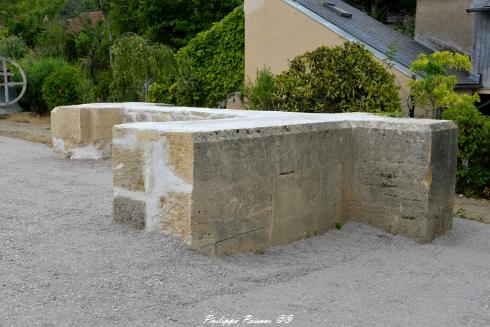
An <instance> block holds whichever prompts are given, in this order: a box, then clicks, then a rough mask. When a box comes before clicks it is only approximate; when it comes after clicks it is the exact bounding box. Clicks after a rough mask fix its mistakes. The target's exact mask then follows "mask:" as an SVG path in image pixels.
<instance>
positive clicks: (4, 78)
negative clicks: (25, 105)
mask: <svg viewBox="0 0 490 327" xmlns="http://www.w3.org/2000/svg"><path fill="white" fill-rule="evenodd" d="M9 65H12V66H14V67H15V68H17V70H18V71H19V73H20V75H21V76H22V82H13V81H10V78H11V77H13V76H14V74H13V73H12V72H9V70H8V66H9ZM11 86H22V90H21V91H20V93H19V95H18V96H16V97H15V94H13V95H11V94H9V92H10V90H9V88H10V87H11ZM2 88H3V93H4V97H5V100H4V101H3V102H0V107H6V106H9V105H12V104H14V103H17V102H18V101H19V100H20V99H21V98H22V97H23V96H24V93H25V92H26V89H27V78H26V73H25V72H24V70H23V69H22V68H21V67H20V66H19V64H18V63H16V62H15V61H13V60H11V59H9V58H5V57H0V92H1V90H2ZM11 97H15V98H14V99H11Z"/></svg>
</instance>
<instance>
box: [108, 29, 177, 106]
mask: <svg viewBox="0 0 490 327" xmlns="http://www.w3.org/2000/svg"><path fill="white" fill-rule="evenodd" d="M113 54H114V64H113V67H112V83H111V85H110V89H111V97H112V98H113V100H116V101H148V97H149V95H148V92H149V87H150V85H151V84H153V83H154V82H157V81H159V82H161V83H162V84H164V85H171V81H173V80H175V75H176V63H175V58H174V54H173V51H172V50H171V49H170V48H168V47H166V46H164V45H160V44H155V45H152V44H149V42H148V41H147V40H145V39H143V38H142V37H141V36H139V35H134V34H133V35H126V36H122V37H121V38H119V39H118V40H117V41H116V43H115V44H114V47H113Z"/></svg>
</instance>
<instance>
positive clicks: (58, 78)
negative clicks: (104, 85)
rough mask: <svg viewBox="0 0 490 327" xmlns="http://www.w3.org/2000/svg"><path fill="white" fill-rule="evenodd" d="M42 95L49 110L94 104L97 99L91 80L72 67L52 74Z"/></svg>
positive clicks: (45, 82)
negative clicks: (64, 106)
mask: <svg viewBox="0 0 490 327" xmlns="http://www.w3.org/2000/svg"><path fill="white" fill-rule="evenodd" d="M42 93H43V99H44V101H45V102H46V105H47V106H48V108H49V110H52V109H53V108H54V107H57V106H63V105H72V104H79V103H86V102H93V101H94V99H95V96H94V86H93V84H92V82H91V81H90V79H88V78H87V77H86V76H85V74H83V73H82V72H81V71H80V70H79V69H78V68H75V67H72V66H67V67H63V68H60V69H58V70H56V71H54V72H53V73H51V74H50V75H49V76H48V77H47V78H46V80H45V81H44V84H43V88H42Z"/></svg>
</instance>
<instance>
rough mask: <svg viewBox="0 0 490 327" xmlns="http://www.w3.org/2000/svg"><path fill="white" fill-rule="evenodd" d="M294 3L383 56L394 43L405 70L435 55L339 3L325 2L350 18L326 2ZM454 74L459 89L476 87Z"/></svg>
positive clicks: (303, 0)
mask: <svg viewBox="0 0 490 327" xmlns="http://www.w3.org/2000/svg"><path fill="white" fill-rule="evenodd" d="M480 1H481V0H480ZM489 1H490V0H489ZM295 2H297V3H299V4H300V5H302V6H303V7H305V8H307V9H309V10H311V11H313V12H314V13H316V14H317V15H319V16H320V17H322V18H324V19H325V20H327V21H329V22H330V23H332V24H334V25H336V26H337V27H339V28H340V29H342V30H344V31H345V32H347V33H348V34H350V35H352V36H353V37H354V38H356V39H358V40H360V41H361V42H363V43H365V44H367V45H369V46H370V47H372V48H374V49H376V50H377V51H379V52H381V53H383V54H386V53H388V50H389V47H390V45H392V44H393V45H394V46H395V49H396V53H395V58H394V60H395V61H396V62H397V63H399V64H401V65H402V66H405V67H407V68H408V67H409V66H410V63H411V62H412V61H414V60H416V59H417V57H418V56H419V54H420V53H425V54H427V55H429V54H431V53H432V52H434V51H433V50H431V49H430V48H428V47H426V46H424V45H422V44H421V43H419V42H416V41H414V40H413V39H412V38H410V37H408V36H407V35H404V34H402V33H400V32H397V31H395V30H394V29H392V28H391V27H389V26H387V25H385V24H383V23H381V22H379V21H377V20H376V19H374V18H372V17H370V16H369V15H367V14H366V13H364V12H362V11H360V10H358V9H356V8H354V7H352V6H350V5H348V4H347V3H345V2H343V1H341V0H328V3H332V4H334V5H335V7H337V8H339V9H341V10H342V11H345V12H348V13H350V14H352V16H351V17H343V16H341V15H339V14H338V13H337V12H336V11H335V10H332V9H329V8H327V7H326V6H324V5H323V3H325V2H326V1H321V0H295ZM455 75H457V76H458V86H460V87H466V86H468V87H477V86H479V81H478V82H477V81H475V80H474V79H472V78H470V76H467V74H464V73H461V72H456V74H455Z"/></svg>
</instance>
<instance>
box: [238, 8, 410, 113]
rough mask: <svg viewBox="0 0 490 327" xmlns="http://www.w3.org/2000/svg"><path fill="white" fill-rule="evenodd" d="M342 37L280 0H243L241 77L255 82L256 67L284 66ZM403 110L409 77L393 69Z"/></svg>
mask: <svg viewBox="0 0 490 327" xmlns="http://www.w3.org/2000/svg"><path fill="white" fill-rule="evenodd" d="M344 42H345V39H344V38H343V37H341V36H340V35H338V34H337V33H335V32H333V31H332V30H330V29H328V28H327V27H326V26H324V25H322V24H320V23H319V22H317V21H315V20H313V19H312V18H310V17H308V16H306V15H305V14H304V13H302V12H300V11H298V10H297V9H295V8H293V7H291V6H290V5H288V4H287V3H285V2H284V1H282V0H245V76H246V80H247V81H249V80H250V81H252V82H253V81H255V77H256V74H257V70H259V69H262V68H264V67H266V68H269V69H270V70H271V71H272V72H273V73H275V74H277V73H281V72H282V71H284V70H286V69H288V63H289V61H290V60H291V59H293V58H294V57H296V56H298V55H300V54H302V53H305V52H307V51H311V50H314V49H316V48H318V47H319V46H322V45H325V46H337V45H342V44H343V43H344ZM392 71H393V73H394V75H395V77H396V79H397V82H398V84H399V86H400V98H401V103H402V108H403V109H404V110H406V109H407V108H406V103H407V97H408V95H409V93H410V92H409V89H408V81H409V80H410V76H408V75H406V74H405V73H403V72H401V71H399V70H397V69H395V68H393V69H392Z"/></svg>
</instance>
